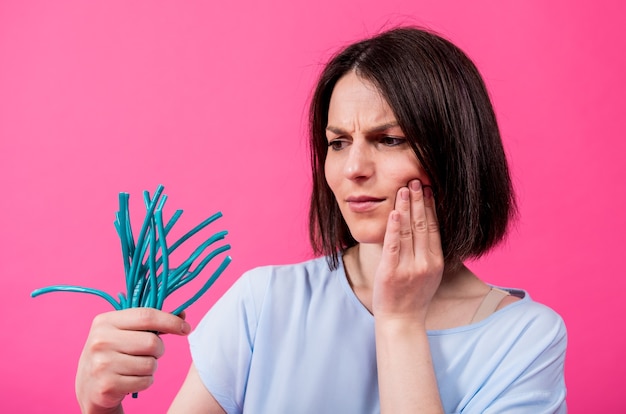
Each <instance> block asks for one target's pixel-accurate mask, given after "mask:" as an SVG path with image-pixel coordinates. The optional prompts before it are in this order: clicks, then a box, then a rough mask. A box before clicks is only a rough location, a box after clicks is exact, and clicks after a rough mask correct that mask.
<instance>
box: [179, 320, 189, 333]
mask: <svg viewBox="0 0 626 414" xmlns="http://www.w3.org/2000/svg"><path fill="white" fill-rule="evenodd" d="M180 331H181V332H182V333H183V334H185V335H187V334H188V333H189V332H191V325H189V324H188V323H187V322H184V321H183V323H182V324H181V325H180Z"/></svg>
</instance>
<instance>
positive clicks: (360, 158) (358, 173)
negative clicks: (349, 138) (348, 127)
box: [344, 140, 374, 180]
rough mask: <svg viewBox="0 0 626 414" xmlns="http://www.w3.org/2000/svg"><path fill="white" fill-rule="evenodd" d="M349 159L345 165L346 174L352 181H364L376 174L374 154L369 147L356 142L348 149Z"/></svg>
mask: <svg viewBox="0 0 626 414" xmlns="http://www.w3.org/2000/svg"><path fill="white" fill-rule="evenodd" d="M348 151H349V152H348V157H347V159H346V163H345V165H344V173H345V175H346V177H347V178H349V179H351V180H362V179H365V178H368V177H370V176H371V175H372V174H373V172H374V160H373V154H372V153H371V151H370V148H368V145H367V144H366V143H364V142H362V141H357V140H355V141H354V142H353V143H352V145H350V147H349V148H348Z"/></svg>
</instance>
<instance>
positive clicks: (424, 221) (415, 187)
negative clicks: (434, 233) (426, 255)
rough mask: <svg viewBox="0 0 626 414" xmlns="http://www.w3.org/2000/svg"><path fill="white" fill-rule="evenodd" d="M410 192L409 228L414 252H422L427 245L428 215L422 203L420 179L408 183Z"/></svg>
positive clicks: (422, 195)
mask: <svg viewBox="0 0 626 414" xmlns="http://www.w3.org/2000/svg"><path fill="white" fill-rule="evenodd" d="M409 189H410V192H411V230H412V234H413V246H414V252H415V254H416V255H417V254H423V252H425V251H426V249H428V247H429V233H428V216H427V214H426V207H425V205H424V192H423V187H422V182H421V181H420V180H412V181H411V182H410V183H409Z"/></svg>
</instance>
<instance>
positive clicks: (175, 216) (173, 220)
mask: <svg viewBox="0 0 626 414" xmlns="http://www.w3.org/2000/svg"><path fill="white" fill-rule="evenodd" d="M182 214H183V210H176V211H175V212H174V214H173V215H172V217H171V218H170V219H169V221H168V222H167V225H166V226H165V234H169V232H170V230H172V227H174V224H176V222H177V221H178V219H179V218H180V216H182Z"/></svg>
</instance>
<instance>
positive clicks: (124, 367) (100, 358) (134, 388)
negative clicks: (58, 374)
mask: <svg viewBox="0 0 626 414" xmlns="http://www.w3.org/2000/svg"><path fill="white" fill-rule="evenodd" d="M181 316H182V317H178V316H174V315H172V314H170V313H166V312H162V311H159V310H156V309H152V308H132V309H125V310H121V311H113V312H108V313H103V314H100V315H98V316H96V317H95V318H94V320H93V323H92V325H91V330H90V332H89V336H88V337H87V342H86V343H85V347H84V348H83V352H82V353H81V356H80V360H79V362H78V369H77V372H76V397H77V398H78V402H79V404H80V407H81V410H82V412H83V413H116V412H120V413H121V412H122V405H121V403H122V400H123V399H124V397H125V396H126V395H127V394H130V393H134V392H139V391H142V390H145V389H146V388H148V387H149V386H150V385H152V383H153V382H154V377H153V376H154V372H155V371H156V367H157V359H158V358H160V357H161V356H162V355H163V353H164V351H165V348H164V346H163V341H162V339H161V338H160V337H159V336H158V335H157V334H155V333H154V332H158V333H159V334H164V333H170V334H175V335H187V334H189V332H190V331H191V326H190V325H189V324H188V323H187V322H185V320H184V315H181Z"/></svg>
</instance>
